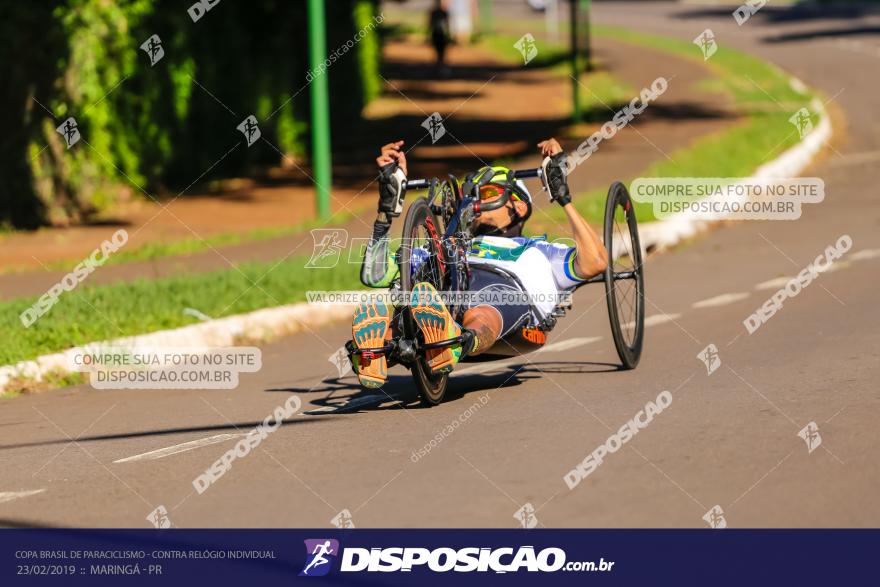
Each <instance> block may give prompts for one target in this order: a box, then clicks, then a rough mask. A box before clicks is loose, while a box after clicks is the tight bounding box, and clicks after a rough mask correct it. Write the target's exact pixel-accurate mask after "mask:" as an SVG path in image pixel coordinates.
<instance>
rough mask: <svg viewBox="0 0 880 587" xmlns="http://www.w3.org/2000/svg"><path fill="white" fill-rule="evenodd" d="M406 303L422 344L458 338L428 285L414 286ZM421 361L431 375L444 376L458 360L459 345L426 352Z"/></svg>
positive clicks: (458, 328) (454, 324) (450, 321)
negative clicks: (408, 303)
mask: <svg viewBox="0 0 880 587" xmlns="http://www.w3.org/2000/svg"><path fill="white" fill-rule="evenodd" d="M410 303H411V304H412V305H411V306H410V310H411V311H412V317H413V320H415V323H416V325H417V326H418V327H419V329H420V330H421V331H422V335H423V336H424V338H425V342H426V343H432V342H440V341H443V340H449V339H450V338H455V337H456V336H458V335H460V334H461V328H460V327H459V325H458V324H456V323H455V320H453V319H452V314H450V313H449V310H447V309H446V305H445V304H444V303H443V301H442V300H441V299H440V295H439V294H438V293H437V290H436V289H434V286H433V285H431V284H430V283H427V282H421V283H417V284H416V285H415V286H414V287H413V290H412V293H411V294H410ZM425 358H426V359H427V361H428V367H430V369H431V372H433V373H448V372H449V371H452V368H453V367H454V366H455V364H456V363H458V361H459V359H461V345H460V344H457V345H454V346H450V347H445V348H440V349H429V350H427V351H425Z"/></svg>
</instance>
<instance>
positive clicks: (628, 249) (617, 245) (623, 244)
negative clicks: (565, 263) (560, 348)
mask: <svg viewBox="0 0 880 587" xmlns="http://www.w3.org/2000/svg"><path fill="white" fill-rule="evenodd" d="M604 233H605V234H604V236H605V248H606V249H607V250H608V268H607V269H606V270H605V297H606V301H607V302H608V318H609V320H610V321H611V334H612V336H613V337H614V346H615V348H617V355H618V356H619V357H620V362H621V363H622V364H623V368H624V369H633V368H635V366H636V365H638V364H639V359H640V358H641V356H642V344H643V342H644V336H645V279H644V268H643V265H642V262H643V261H642V247H641V242H640V241H639V227H638V225H637V224H636V213H635V209H634V208H633V205H632V201H631V200H630V197H629V192H628V191H627V189H626V186H625V185H623V184H622V183H620V182H619V181H616V182H614V183H613V184H611V187H610V188H609V189H608V200H607V201H606V203H605V230H604ZM618 251H619V252H620V253H621V254H616V253H617V252H618ZM615 257H616V258H615ZM621 273H623V274H625V275H626V276H627V277H625V278H618V279H615V275H618V277H619V276H620V274H621Z"/></svg>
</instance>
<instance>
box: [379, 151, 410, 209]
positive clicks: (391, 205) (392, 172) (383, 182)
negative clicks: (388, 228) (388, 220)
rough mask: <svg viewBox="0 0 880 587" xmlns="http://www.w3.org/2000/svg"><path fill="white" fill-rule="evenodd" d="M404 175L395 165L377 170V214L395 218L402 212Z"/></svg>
mask: <svg viewBox="0 0 880 587" xmlns="http://www.w3.org/2000/svg"><path fill="white" fill-rule="evenodd" d="M405 192H406V175H405V174H404V173H403V170H402V169H400V167H398V165H397V163H388V164H386V165H383V166H382V167H380V168H379V212H384V213H385V214H387V215H388V216H390V217H392V218H395V217H397V216H400V213H401V212H402V211H403V197H404V193H405Z"/></svg>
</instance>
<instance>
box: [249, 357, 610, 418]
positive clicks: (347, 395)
mask: <svg viewBox="0 0 880 587" xmlns="http://www.w3.org/2000/svg"><path fill="white" fill-rule="evenodd" d="M620 370H621V367H620V366H619V365H616V364H613V363H599V362H590V361H544V362H535V361H525V360H523V361H522V362H521V363H517V364H514V365H510V364H508V365H504V366H499V367H498V368H497V369H494V370H493V371H492V372H485V373H467V372H465V373H462V374H460V375H454V376H453V377H451V378H450V380H449V386H448V388H447V390H446V397H445V399H444V400H443V403H444V404H448V403H453V402H457V401H459V400H463V399H466V397H467V396H468V395H469V394H472V393H478V392H485V391H495V390H498V389H507V388H511V387H516V386H519V385H522V384H523V383H525V382H526V381H528V380H530V379H540V378H541V377H542V376H543V375H545V374H549V373H559V374H561V373H567V374H572V373H576V374H579V373H608V372H613V371H620ZM322 383H323V384H324V385H321V386H317V387H310V388H305V387H302V388H298V387H283V388H270V389H267V390H266V391H267V392H288V393H289V392H293V393H312V394H318V393H325V394H326V395H325V396H324V397H321V398H319V399H313V400H311V401H310V402H309V403H310V404H311V405H313V406H316V407H315V408H314V409H310V410H304V411H303V413H304V414H308V415H310V416H324V415H330V414H354V413H359V412H368V411H383V410H399V409H423V408H424V407H426V406H423V405H421V403H420V400H419V396H418V391H417V390H416V387H415V384H414V383H413V380H412V377H411V376H409V375H392V376H390V377H389V378H388V380H387V381H386V382H385V385H383V386H382V387H381V388H379V389H363V388H362V387H361V386H360V385H359V384H358V383H357V380H356V379H355V378H354V377H353V376H348V377H343V378H338V377H337V378H327V379H324V380H323V381H322Z"/></svg>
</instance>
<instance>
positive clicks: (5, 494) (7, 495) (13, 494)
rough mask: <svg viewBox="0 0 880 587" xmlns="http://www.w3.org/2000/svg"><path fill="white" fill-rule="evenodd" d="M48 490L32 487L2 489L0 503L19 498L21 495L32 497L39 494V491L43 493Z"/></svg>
mask: <svg viewBox="0 0 880 587" xmlns="http://www.w3.org/2000/svg"><path fill="white" fill-rule="evenodd" d="M44 491H46V490H45V489H30V490H27V491H0V503H6V502H7V501H12V500H13V499H18V498H19V497H30V496H31V495H37V494H38V493H43V492H44Z"/></svg>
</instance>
